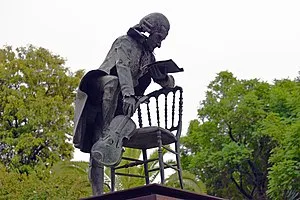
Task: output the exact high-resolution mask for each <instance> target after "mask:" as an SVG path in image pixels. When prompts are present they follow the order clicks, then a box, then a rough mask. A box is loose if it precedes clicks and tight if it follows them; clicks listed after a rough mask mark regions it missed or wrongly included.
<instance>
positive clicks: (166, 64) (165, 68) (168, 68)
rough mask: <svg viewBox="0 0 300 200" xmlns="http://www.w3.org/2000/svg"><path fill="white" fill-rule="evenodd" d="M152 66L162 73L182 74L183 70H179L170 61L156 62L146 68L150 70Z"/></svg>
mask: <svg viewBox="0 0 300 200" xmlns="http://www.w3.org/2000/svg"><path fill="white" fill-rule="evenodd" d="M153 66H155V67H157V68H158V69H159V70H160V71H161V72H162V73H164V72H166V73H176V72H183V68H179V67H178V66H177V65H176V63H175V62H174V61H173V60H172V59H169V60H161V61H157V62H154V63H151V64H149V65H147V66H146V67H147V68H148V67H149V68H151V67H153Z"/></svg>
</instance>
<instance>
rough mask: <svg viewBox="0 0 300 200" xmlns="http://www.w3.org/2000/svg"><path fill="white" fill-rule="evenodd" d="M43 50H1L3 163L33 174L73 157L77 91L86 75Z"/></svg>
mask: <svg viewBox="0 0 300 200" xmlns="http://www.w3.org/2000/svg"><path fill="white" fill-rule="evenodd" d="M64 64H65V60H64V59H63V58H62V57H60V56H58V55H54V54H52V53H51V52H49V51H48V50H47V49H44V48H36V47H34V46H31V45H30V46H28V47H20V48H17V49H16V50H15V51H14V50H12V47H9V46H5V47H4V48H2V49H0V161H1V163H3V164H4V165H5V166H6V167H7V168H8V169H11V170H13V169H16V170H18V171H19V172H21V173H23V172H26V173H28V172H29V171H30V170H31V169H33V168H34V166H36V165H38V164H40V163H44V164H46V165H52V164H53V163H55V162H57V161H59V160H67V159H70V158H71V157H72V153H73V147H72V144H70V143H69V142H67V141H68V140H70V136H71V134H72V123H73V122H72V119H73V106H72V103H73V101H74V95H75V94H74V91H75V89H76V87H77V86H78V84H79V81H80V78H81V76H82V75H83V71H77V72H75V73H72V72H70V70H69V69H68V68H66V67H65V66H64Z"/></svg>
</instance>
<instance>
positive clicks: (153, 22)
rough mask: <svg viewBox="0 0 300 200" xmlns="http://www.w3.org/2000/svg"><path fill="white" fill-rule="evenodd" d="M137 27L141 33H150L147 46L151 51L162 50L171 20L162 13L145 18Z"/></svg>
mask: <svg viewBox="0 0 300 200" xmlns="http://www.w3.org/2000/svg"><path fill="white" fill-rule="evenodd" d="M137 26H138V27H139V29H140V31H141V32H147V33H149V37H148V39H147V44H148V48H149V50H150V51H153V50H154V49H155V48H156V47H158V48H160V46H161V42H162V41H163V40H164V39H165V38H166V37H167V35H168V32H169V30H170V23H169V20H168V19H167V17H166V16H164V15H163V14H161V13H151V14H149V15H147V16H145V17H143V18H142V19H141V21H140V23H139V24H138V25H137Z"/></svg>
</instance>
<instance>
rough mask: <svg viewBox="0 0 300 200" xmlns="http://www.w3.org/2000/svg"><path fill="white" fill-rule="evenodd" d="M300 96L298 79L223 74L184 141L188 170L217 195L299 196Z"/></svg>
mask: <svg viewBox="0 0 300 200" xmlns="http://www.w3.org/2000/svg"><path fill="white" fill-rule="evenodd" d="M299 91H300V88H299V82H297V81H296V80H295V81H291V80H277V81H275V83H274V85H272V84H269V83H266V82H262V81H259V80H257V79H251V80H238V79H237V78H235V77H234V76H233V74H232V73H230V72H226V71H225V72H220V73H219V74H218V76H217V77H216V78H215V80H214V81H212V82H211V83H210V85H209V86H208V91H207V92H206V99H205V100H204V101H202V103H201V107H200V109H199V110H198V116H199V119H198V120H193V121H191V122H190V126H189V129H188V133H187V136H185V137H183V139H182V141H183V145H184V146H185V147H184V153H183V159H182V163H183V167H184V168H185V169H187V170H189V171H191V172H192V173H195V174H196V175H197V176H199V177H200V179H201V180H203V181H204V183H205V184H206V186H207V190H208V193H209V194H212V195H215V196H222V197H225V198H230V199H242V198H246V199H260V200H262V199H267V198H268V197H267V189H268V194H269V196H270V197H271V198H274V199H284V198H286V196H284V194H285V192H286V193H289V191H297V190H298V191H299V184H298V183H299V164H300V163H299V162H300V159H299V155H300V154H299V143H296V142H297V141H298V140H299V130H298V128H299V125H298V123H299V114H300V112H299V105H300V104H299V103H300V98H299ZM283 138H285V139H283ZM281 139H283V140H281ZM292 141H293V143H292ZM297 144H298V146H297ZM278 145H279V146H278ZM287 152H290V154H291V156H290V157H284V155H285V153H287ZM285 161H286V162H288V163H289V168H288V169H289V171H285V170H284V169H286V168H284V167H283V166H282V165H285V166H286V164H284V162H285ZM279 169H281V170H279ZM278 170H279V171H278ZM268 171H270V173H269V172H268ZM275 172H276V173H275ZM279 173H280V174H281V176H280V177H281V178H280V181H283V180H284V182H282V183H280V181H279V180H278V179H276V178H278V174H279ZM272 181H273V182H274V183H272ZM279 187H281V188H280V190H278V191H276V189H279ZM280 192H282V193H280Z"/></svg>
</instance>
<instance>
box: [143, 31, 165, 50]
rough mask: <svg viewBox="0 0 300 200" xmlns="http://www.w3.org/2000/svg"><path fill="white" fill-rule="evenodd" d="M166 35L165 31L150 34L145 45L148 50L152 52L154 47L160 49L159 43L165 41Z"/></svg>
mask: <svg viewBox="0 0 300 200" xmlns="http://www.w3.org/2000/svg"><path fill="white" fill-rule="evenodd" d="M167 35H168V33H167V31H165V30H163V31H155V32H153V33H152V34H150V35H149V37H148V39H147V44H148V47H149V50H150V51H151V52H152V51H153V50H154V49H155V48H156V47H158V48H160V47H161V42H162V41H163V40H164V39H166V37H167Z"/></svg>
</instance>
